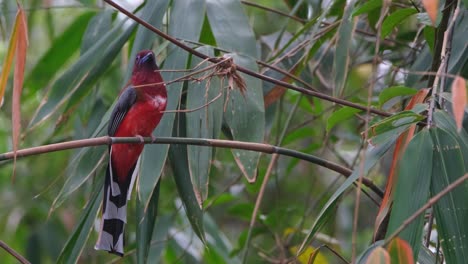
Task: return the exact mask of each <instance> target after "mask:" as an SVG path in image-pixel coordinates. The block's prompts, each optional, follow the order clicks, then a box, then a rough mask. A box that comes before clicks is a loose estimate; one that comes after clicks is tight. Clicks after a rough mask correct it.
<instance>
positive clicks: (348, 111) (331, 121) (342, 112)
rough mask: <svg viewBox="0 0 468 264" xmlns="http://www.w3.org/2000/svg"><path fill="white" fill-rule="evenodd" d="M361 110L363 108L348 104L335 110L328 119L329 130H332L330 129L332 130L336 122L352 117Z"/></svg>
mask: <svg viewBox="0 0 468 264" xmlns="http://www.w3.org/2000/svg"><path fill="white" fill-rule="evenodd" d="M359 112H362V110H360V109H356V108H353V107H348V106H345V107H342V108H340V109H338V110H337V111H335V112H333V113H332V114H331V116H330V117H329V118H328V119H327V132H330V130H332V128H333V127H334V126H335V125H336V124H338V123H341V122H343V121H346V120H348V119H350V118H351V117H353V116H354V115H355V114H357V113H359Z"/></svg>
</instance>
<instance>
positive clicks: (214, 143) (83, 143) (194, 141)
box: [0, 136, 383, 197]
mask: <svg viewBox="0 0 468 264" xmlns="http://www.w3.org/2000/svg"><path fill="white" fill-rule="evenodd" d="M143 139H144V142H141V139H140V138H138V137H109V136H104V137H98V138H89V139H80V140H73V141H67V142H61V143H55V144H50V145H44V146H38V147H32V148H27V149H20V150H18V151H16V157H17V158H21V157H27V156H32V155H38V154H43V153H49V152H54V151H60V150H67V149H75V148H83V147H92V146H102V145H111V144H118V143H133V144H142V143H144V144H184V145H197V146H206V147H219V148H233V149H244V150H251V151H258V152H263V153H268V154H274V153H276V154H280V155H284V156H289V157H294V158H298V159H301V160H305V161H308V162H310V163H313V164H317V165H319V166H321V167H324V168H327V169H330V170H332V171H335V172H338V173H340V174H341V175H343V176H345V177H346V178H347V177H349V176H350V175H351V173H352V170H350V169H348V168H346V167H343V166H341V165H339V164H336V163H334V162H331V161H328V160H325V159H322V158H319V157H316V156H314V155H310V154H306V153H303V152H299V151H296V150H292V149H287V148H282V147H278V146H273V145H269V144H263V143H254V142H244V141H235V140H222V139H207V138H177V137H158V138H156V139H154V140H152V139H151V138H150V137H147V138H143ZM13 157H14V154H13V152H7V153H3V154H0V161H3V160H10V159H13ZM363 183H364V185H366V186H367V187H369V189H371V190H372V191H373V192H374V193H375V194H377V195H378V196H379V197H383V192H382V190H380V188H379V187H377V186H376V185H375V184H374V183H373V182H372V181H371V180H370V179H368V178H364V179H363Z"/></svg>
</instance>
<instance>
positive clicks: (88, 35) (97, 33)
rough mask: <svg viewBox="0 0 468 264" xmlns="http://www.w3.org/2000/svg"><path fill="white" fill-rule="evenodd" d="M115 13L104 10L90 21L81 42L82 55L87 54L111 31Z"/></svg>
mask: <svg viewBox="0 0 468 264" xmlns="http://www.w3.org/2000/svg"><path fill="white" fill-rule="evenodd" d="M113 13H114V12H113V11H111V10H103V11H102V12H100V13H99V14H97V15H96V16H94V17H93V18H92V19H91V21H89V23H88V27H87V28H86V31H85V32H84V35H83V40H82V41H81V49H80V53H81V54H84V53H86V51H87V50H88V49H90V48H91V47H92V46H93V45H94V44H96V42H97V41H99V39H100V38H101V37H102V36H103V35H104V34H106V32H108V31H109V30H111V28H112V14H113Z"/></svg>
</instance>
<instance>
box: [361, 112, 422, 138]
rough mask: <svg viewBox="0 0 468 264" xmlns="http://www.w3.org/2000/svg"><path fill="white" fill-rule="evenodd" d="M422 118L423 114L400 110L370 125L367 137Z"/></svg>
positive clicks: (407, 124)
mask: <svg viewBox="0 0 468 264" xmlns="http://www.w3.org/2000/svg"><path fill="white" fill-rule="evenodd" d="M423 119H424V117H423V116H421V115H418V114H416V113H415V112H413V111H408V110H407V111H402V112H399V113H397V114H394V115H392V116H390V117H387V118H385V119H383V120H382V121H380V122H378V123H376V124H374V125H372V126H371V127H370V129H369V132H370V133H369V134H370V135H369V137H374V136H376V135H380V134H382V133H384V132H388V131H391V130H394V129H396V128H399V127H402V126H404V127H407V126H410V125H411V124H413V123H416V122H418V121H421V120H423Z"/></svg>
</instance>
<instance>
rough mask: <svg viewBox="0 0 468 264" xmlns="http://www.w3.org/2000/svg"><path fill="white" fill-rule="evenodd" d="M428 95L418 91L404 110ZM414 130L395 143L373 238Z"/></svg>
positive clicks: (426, 90) (388, 208)
mask: <svg viewBox="0 0 468 264" xmlns="http://www.w3.org/2000/svg"><path fill="white" fill-rule="evenodd" d="M428 93H429V89H421V90H419V91H418V93H416V94H415V95H414V96H413V97H412V98H411V100H410V101H409V103H408V105H407V106H406V107H405V110H410V109H412V108H413V107H414V106H415V105H416V104H419V103H422V102H424V99H425V98H426V96H427V94H428ZM415 130H416V125H412V126H410V128H409V129H408V131H406V132H405V133H402V134H401V135H400V136H399V137H398V139H397V141H396V142H395V150H394V151H393V158H392V165H391V167H390V173H389V175H388V179H387V184H386V185H385V194H384V197H383V199H382V203H381V204H380V208H379V212H378V213H377V217H376V219H375V228H374V238H375V235H376V234H377V231H378V230H379V227H380V225H381V224H382V222H383V221H384V219H385V217H386V216H387V214H388V211H389V210H390V205H391V197H392V194H393V186H395V185H396V181H397V177H396V171H397V168H398V161H399V160H400V157H401V155H402V154H403V153H404V152H405V149H406V146H408V143H409V142H410V140H411V139H412V138H413V135H414V132H415Z"/></svg>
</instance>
